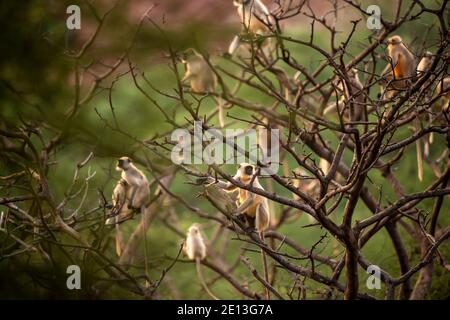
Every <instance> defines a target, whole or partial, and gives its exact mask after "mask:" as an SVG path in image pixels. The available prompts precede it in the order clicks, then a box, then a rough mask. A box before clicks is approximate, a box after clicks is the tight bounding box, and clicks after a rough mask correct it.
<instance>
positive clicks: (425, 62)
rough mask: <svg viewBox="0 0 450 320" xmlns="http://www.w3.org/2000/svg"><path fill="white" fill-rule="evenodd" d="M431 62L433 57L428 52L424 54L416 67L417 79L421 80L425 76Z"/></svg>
mask: <svg viewBox="0 0 450 320" xmlns="http://www.w3.org/2000/svg"><path fill="white" fill-rule="evenodd" d="M433 61H434V55H433V54H432V53H431V52H430V51H427V52H425V54H424V55H423V57H422V59H420V62H419V64H418V65H417V77H418V78H421V77H423V76H424V75H425V74H426V72H427V71H428V69H430V67H431V64H432V63H433Z"/></svg>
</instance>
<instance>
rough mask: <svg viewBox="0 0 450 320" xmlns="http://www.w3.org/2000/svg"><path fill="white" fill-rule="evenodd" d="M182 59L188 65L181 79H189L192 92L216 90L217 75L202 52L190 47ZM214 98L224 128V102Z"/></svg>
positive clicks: (220, 122)
mask: <svg viewBox="0 0 450 320" xmlns="http://www.w3.org/2000/svg"><path fill="white" fill-rule="evenodd" d="M181 61H182V62H183V63H184V64H185V65H186V73H185V74H184V77H183V79H182V80H181V81H182V82H185V81H189V84H190V86H191V90H192V92H195V93H206V94H207V93H212V92H214V91H215V89H216V86H217V76H216V74H215V73H214V72H213V70H212V69H211V67H210V66H209V64H208V63H207V62H206V60H205V58H204V57H203V56H202V55H201V54H200V53H198V52H197V51H196V50H194V49H192V48H190V49H188V50H186V51H185V52H184V53H183V58H182V60H181ZM213 99H214V101H215V102H216V103H217V105H218V106H217V108H218V111H219V124H220V127H221V128H223V126H224V114H223V103H222V101H221V99H216V98H215V97H214V96H213Z"/></svg>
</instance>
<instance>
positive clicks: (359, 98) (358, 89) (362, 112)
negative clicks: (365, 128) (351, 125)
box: [323, 68, 367, 122]
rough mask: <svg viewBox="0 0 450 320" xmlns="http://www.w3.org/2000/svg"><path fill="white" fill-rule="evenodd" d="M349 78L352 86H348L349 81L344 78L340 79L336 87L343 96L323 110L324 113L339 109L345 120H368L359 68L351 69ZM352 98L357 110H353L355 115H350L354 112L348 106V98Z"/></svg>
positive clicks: (348, 74) (348, 73)
mask: <svg viewBox="0 0 450 320" xmlns="http://www.w3.org/2000/svg"><path fill="white" fill-rule="evenodd" d="M347 76H348V79H349V80H350V85H351V88H348V85H347V83H346V82H345V81H344V80H338V81H337V85H336V88H337V89H338V92H340V93H341V97H340V98H339V100H338V103H337V104H336V103H331V104H330V105H329V106H328V107H326V108H325V110H324V111H323V115H324V116H325V115H328V114H331V113H335V112H337V111H338V110H337V109H338V108H339V111H340V112H341V113H342V114H343V116H344V121H345V122H348V121H362V120H363V121H364V120H365V121H367V111H366V105H365V95H364V92H363V89H364V86H363V85H362V83H361V80H360V79H359V75H358V70H357V69H354V68H352V69H350V70H349V71H348V72H347ZM350 99H352V101H353V103H354V105H355V110H353V116H352V117H350V115H351V114H352V112H350V111H349V104H347V106H346V100H347V101H348V100H350Z"/></svg>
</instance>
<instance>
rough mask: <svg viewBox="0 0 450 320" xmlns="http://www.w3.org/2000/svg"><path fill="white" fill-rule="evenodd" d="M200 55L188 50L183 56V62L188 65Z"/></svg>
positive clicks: (190, 49)
mask: <svg viewBox="0 0 450 320" xmlns="http://www.w3.org/2000/svg"><path fill="white" fill-rule="evenodd" d="M197 56H198V53H197V51H195V50H194V49H192V48H189V49H187V50H186V51H184V52H183V53H182V54H181V62H183V63H188V62H189V61H190V60H192V59H193V58H195V57H197Z"/></svg>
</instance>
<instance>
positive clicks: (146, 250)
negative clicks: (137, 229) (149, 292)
mask: <svg viewBox="0 0 450 320" xmlns="http://www.w3.org/2000/svg"><path fill="white" fill-rule="evenodd" d="M141 215H142V216H141V219H142V232H143V235H142V237H143V240H144V263H145V276H146V277H147V280H146V281H145V284H146V285H149V283H148V279H150V278H149V275H148V256H147V255H148V249H147V217H146V215H145V204H142V205H141Z"/></svg>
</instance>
